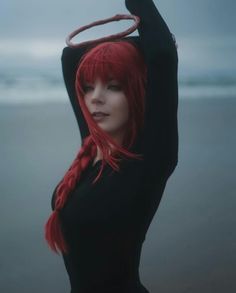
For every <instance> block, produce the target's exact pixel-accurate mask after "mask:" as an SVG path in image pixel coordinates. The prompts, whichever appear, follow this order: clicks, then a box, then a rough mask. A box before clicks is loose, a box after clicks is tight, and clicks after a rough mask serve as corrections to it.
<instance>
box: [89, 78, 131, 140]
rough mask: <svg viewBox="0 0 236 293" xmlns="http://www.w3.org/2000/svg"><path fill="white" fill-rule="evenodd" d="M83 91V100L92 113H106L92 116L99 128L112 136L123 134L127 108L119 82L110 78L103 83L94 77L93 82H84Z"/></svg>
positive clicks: (126, 120) (126, 119)
mask: <svg viewBox="0 0 236 293" xmlns="http://www.w3.org/2000/svg"><path fill="white" fill-rule="evenodd" d="M84 91H85V95H84V101H85V104H86V106H87V108H88V110H89V112H90V113H91V114H92V115H93V113H94V112H103V113H106V114H108V115H107V116H101V117H96V116H93V119H94V120H95V121H96V123H97V124H98V125H99V126H100V128H102V129H103V130H104V131H105V132H107V133H108V134H109V135H111V136H112V137H113V138H118V137H120V136H122V135H124V132H125V130H126V127H127V122H128V117H129V109H128V102H127V99H126V96H125V94H124V92H123V90H122V87H121V85H120V84H119V82H118V81H116V80H115V79H111V80H110V81H108V82H107V83H105V84H103V83H102V81H101V80H100V79H96V81H95V82H94V83H86V84H85V85H84Z"/></svg>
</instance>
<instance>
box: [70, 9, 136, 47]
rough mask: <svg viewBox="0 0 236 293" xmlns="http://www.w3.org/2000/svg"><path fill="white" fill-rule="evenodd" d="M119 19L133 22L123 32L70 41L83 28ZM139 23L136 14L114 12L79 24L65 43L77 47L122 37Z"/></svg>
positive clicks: (133, 29)
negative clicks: (92, 38)
mask: <svg viewBox="0 0 236 293" xmlns="http://www.w3.org/2000/svg"><path fill="white" fill-rule="evenodd" d="M121 19H133V20H134V22H135V23H134V24H133V25H132V26H131V27H130V28H128V29H127V30H125V31H123V32H120V33H118V34H114V35H110V36H107V37H103V38H99V39H95V40H91V41H85V42H82V43H78V44H74V43H72V42H71V39H72V38H73V37H75V36H76V35H78V34H79V33H81V32H82V31H85V30H87V29H89V28H91V27H93V26H97V25H101V24H105V23H108V22H112V21H119V20H121ZM139 23H140V18H139V17H138V16H136V15H133V14H116V15H115V16H113V17H110V18H106V19H101V20H98V21H94V22H92V23H90V24H88V25H85V26H81V27H80V28H78V29H76V30H75V31H73V32H72V33H70V34H69V35H68V36H67V38H66V44H67V45H68V46H69V47H71V48H79V47H82V46H85V45H89V44H92V43H95V42H105V41H110V40H113V39H119V38H123V37H125V36H127V35H129V34H131V33H132V32H134V31H135V30H136V29H137V27H138V25H139Z"/></svg>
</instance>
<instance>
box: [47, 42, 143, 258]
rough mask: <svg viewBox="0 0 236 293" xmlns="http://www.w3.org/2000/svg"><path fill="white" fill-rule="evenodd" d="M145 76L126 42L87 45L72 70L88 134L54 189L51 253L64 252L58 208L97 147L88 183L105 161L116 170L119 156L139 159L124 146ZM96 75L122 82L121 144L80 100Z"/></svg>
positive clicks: (138, 116)
mask: <svg viewBox="0 0 236 293" xmlns="http://www.w3.org/2000/svg"><path fill="white" fill-rule="evenodd" d="M146 75H147V68H146V65H145V62H144V58H143V55H142V54H141V52H140V51H139V49H138V48H137V47H136V46H135V45H134V44H133V43H131V42H129V41H123V40H120V41H113V42H103V43H101V44H99V45H96V46H95V47H92V48H91V47H90V49H89V50H88V51H87V52H86V53H85V54H84V55H83V57H82V58H81V60H80V63H79V64H78V69H77V72H76V82H75V88H76V94H77V98H78V101H79V104H80V107H81V110H82V112H83V115H84V117H85V120H86V122H87V124H88V128H89V132H90V135H88V136H87V137H86V138H84V140H83V141H82V147H81V149H80V150H79V152H78V154H77V156H76V158H75V160H74V162H73V163H72V165H71V167H70V168H69V169H68V171H67V172H66V173H65V175H64V177H63V179H62V180H61V181H60V183H59V184H58V186H57V188H56V200H55V208H54V211H53V213H52V215H51V216H50V218H49V219H48V221H47V223H46V225H45V238H46V240H47V242H48V244H49V246H50V248H51V249H52V250H53V251H54V252H56V253H57V250H60V251H62V252H68V246H67V243H66V241H65V239H64V236H63V233H62V230H61V223H60V218H59V211H60V210H61V209H62V208H63V206H64V204H65V202H66V201H67V199H68V196H69V194H70V192H71V191H72V190H73V189H74V187H75V184H76V182H77V181H78V180H79V178H80V176H81V174H82V172H83V170H85V169H86V168H87V166H88V164H89V163H90V162H91V161H92V160H93V159H94V158H95V157H96V153H97V146H98V147H99V149H100V151H101V153H102V157H103V158H102V165H101V169H100V172H99V174H98V176H97V177H96V178H95V180H94V181H93V182H92V184H95V183H96V181H97V180H99V178H100V176H101V173H102V171H103V168H104V165H105V163H108V164H109V165H110V166H111V167H112V169H113V170H116V171H119V170H120V168H119V165H118V164H117V162H118V161H120V160H121V159H122V158H125V157H127V158H133V159H142V158H140V154H134V153H131V152H129V151H128V149H130V147H132V146H133V144H134V142H135V140H136V138H137V134H138V132H139V131H141V130H142V128H143V124H144V111H145V88H146ZM97 77H99V78H100V79H101V80H102V81H103V82H104V83H106V82H107V81H108V80H109V79H110V78H111V77H112V78H114V79H116V80H117V81H119V82H120V83H121V84H122V88H123V91H124V93H125V96H126V98H127V101H128V105H129V121H128V125H129V127H128V129H127V131H126V133H125V137H124V140H123V143H122V146H119V145H118V144H116V142H115V141H114V140H113V139H112V138H111V136H109V135H108V134H107V133H106V132H104V131H103V130H102V129H101V128H100V127H99V126H98V125H97V124H96V122H95V121H94V120H93V118H92V116H91V114H90V112H89V111H88V109H87V107H86V105H85V102H84V100H83V96H84V91H83V88H84V84H85V82H93V81H95V79H96V78H97Z"/></svg>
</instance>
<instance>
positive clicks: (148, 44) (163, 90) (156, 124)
mask: <svg viewBox="0 0 236 293" xmlns="http://www.w3.org/2000/svg"><path fill="white" fill-rule="evenodd" d="M125 3H126V7H127V9H128V10H129V11H130V13H131V14H135V15H137V16H139V17H140V25H139V27H138V32H139V37H140V42H141V45H142V49H143V53H144V56H145V60H146V64H147V67H148V72H147V74H148V76H147V88H146V97H145V99H146V104H145V105H146V111H145V121H144V130H143V132H142V134H141V135H140V137H139V140H138V143H137V145H139V150H141V152H142V153H143V154H144V159H145V160H144V162H145V166H146V171H147V172H148V173H149V174H150V175H151V174H152V175H153V176H157V175H158V173H159V172H160V173H159V174H160V175H161V176H163V175H164V176H165V175H166V176H169V175H170V174H171V173H172V172H173V170H174V169H175V166H176V165H177V161H178V129H177V107H178V81H177V79H178V78H177V70H178V69H177V68H178V56H177V49H176V44H175V40H174V38H173V35H172V33H171V32H170V31H169V28H168V27H167V25H166V23H165V21H164V20H163V18H162V17H161V15H160V13H159V12H158V10H157V8H156V7H155V5H154V3H153V1H152V0H126V1H125Z"/></svg>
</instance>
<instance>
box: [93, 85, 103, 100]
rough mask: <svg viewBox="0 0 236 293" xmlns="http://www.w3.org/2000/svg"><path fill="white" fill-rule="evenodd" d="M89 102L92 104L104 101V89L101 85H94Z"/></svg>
mask: <svg viewBox="0 0 236 293" xmlns="http://www.w3.org/2000/svg"><path fill="white" fill-rule="evenodd" d="M91 102H92V103H94V104H97V103H100V104H103V103H104V102H105V91H104V88H103V86H102V85H96V86H95V88H94V90H93V93H92V96H91Z"/></svg>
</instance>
